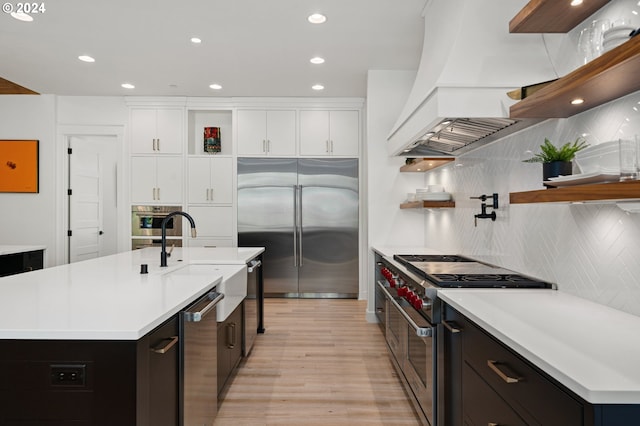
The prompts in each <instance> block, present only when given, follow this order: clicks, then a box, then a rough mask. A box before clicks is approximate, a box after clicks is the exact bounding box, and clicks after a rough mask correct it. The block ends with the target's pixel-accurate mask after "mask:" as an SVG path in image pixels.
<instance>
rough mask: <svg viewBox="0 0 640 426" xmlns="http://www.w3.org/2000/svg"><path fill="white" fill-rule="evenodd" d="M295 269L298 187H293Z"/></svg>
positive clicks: (294, 262) (294, 261)
mask: <svg viewBox="0 0 640 426" xmlns="http://www.w3.org/2000/svg"><path fill="white" fill-rule="evenodd" d="M293 267H294V268H296V267H298V185H293Z"/></svg>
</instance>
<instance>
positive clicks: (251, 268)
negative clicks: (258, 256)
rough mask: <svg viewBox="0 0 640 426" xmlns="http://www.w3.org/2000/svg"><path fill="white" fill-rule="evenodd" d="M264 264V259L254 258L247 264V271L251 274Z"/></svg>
mask: <svg viewBox="0 0 640 426" xmlns="http://www.w3.org/2000/svg"><path fill="white" fill-rule="evenodd" d="M261 265H262V260H252V261H250V262H249V264H248V265H247V273H249V274H251V273H253V271H254V270H256V269H258V268H259V267H260V266H261Z"/></svg>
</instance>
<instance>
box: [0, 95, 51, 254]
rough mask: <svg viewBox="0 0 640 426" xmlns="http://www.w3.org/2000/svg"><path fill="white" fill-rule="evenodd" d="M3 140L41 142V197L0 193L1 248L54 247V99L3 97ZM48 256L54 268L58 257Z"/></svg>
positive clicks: (0, 108)
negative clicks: (24, 246)
mask: <svg viewBox="0 0 640 426" xmlns="http://www.w3.org/2000/svg"><path fill="white" fill-rule="evenodd" d="M0 139H38V140H39V141H40V143H39V160H40V161H39V168H38V172H39V193H37V194H10V193H0V208H1V210H2V220H1V221H0V244H10V245H12V244H18V245H21V244H28V245H44V246H46V247H47V248H51V247H54V245H55V237H56V235H55V227H56V220H57V215H56V209H55V175H56V172H57V169H56V161H55V144H56V140H55V97H54V96H50V95H40V96H37V95H33V96H32V95H16V96H12V95H5V96H0ZM53 254H54V255H53V256H52V253H50V252H47V255H46V258H47V263H48V264H49V265H51V262H52V260H53V259H55V253H53Z"/></svg>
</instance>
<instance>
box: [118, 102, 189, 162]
mask: <svg viewBox="0 0 640 426" xmlns="http://www.w3.org/2000/svg"><path fill="white" fill-rule="evenodd" d="M183 117H184V110H183V109H182V108H134V109H131V153H133V154H180V153H182V147H183V141H182V139H183V135H182V133H183V126H182V122H183Z"/></svg>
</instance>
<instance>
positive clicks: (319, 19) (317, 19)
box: [307, 13, 327, 24]
mask: <svg viewBox="0 0 640 426" xmlns="http://www.w3.org/2000/svg"><path fill="white" fill-rule="evenodd" d="M307 20H308V21H309V22H311V23H312V24H324V23H325V22H327V17H326V16H324V15H323V14H321V13H314V14H313V15H309V17H308V18H307Z"/></svg>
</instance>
